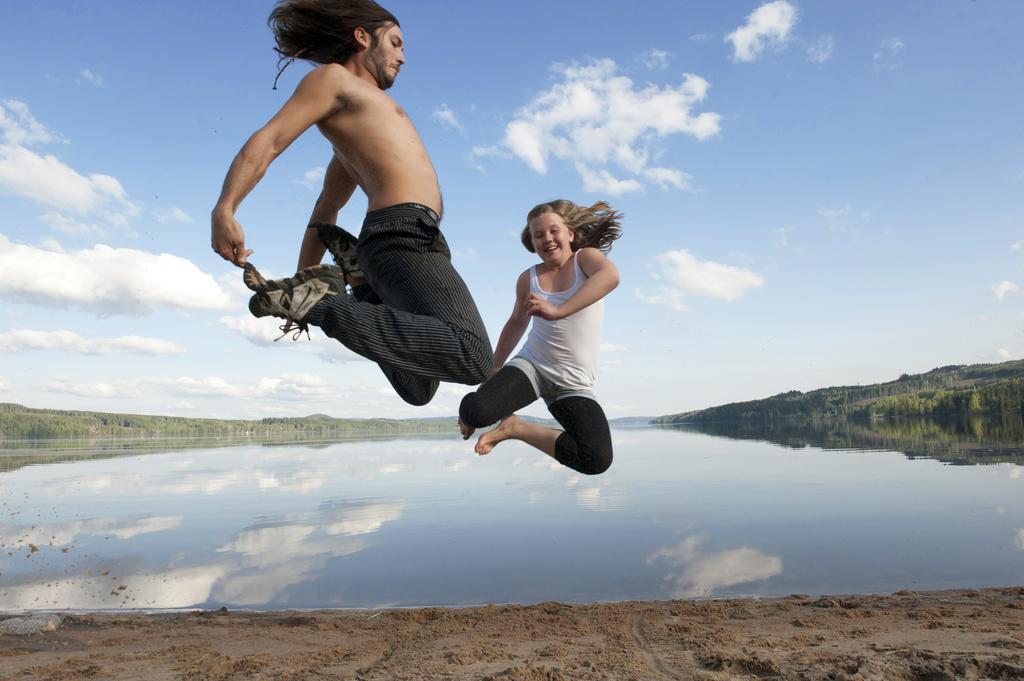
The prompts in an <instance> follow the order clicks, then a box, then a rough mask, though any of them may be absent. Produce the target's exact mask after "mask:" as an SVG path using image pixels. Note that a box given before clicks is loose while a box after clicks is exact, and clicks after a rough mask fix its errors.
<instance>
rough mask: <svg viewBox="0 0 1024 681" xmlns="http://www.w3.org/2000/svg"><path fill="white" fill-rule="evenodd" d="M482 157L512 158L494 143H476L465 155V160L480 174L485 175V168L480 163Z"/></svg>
mask: <svg viewBox="0 0 1024 681" xmlns="http://www.w3.org/2000/svg"><path fill="white" fill-rule="evenodd" d="M482 158H512V154H510V153H508V152H507V151H505V150H504V149H502V148H500V147H496V146H494V145H478V146H475V147H473V149H472V150H471V151H470V152H469V154H468V155H467V156H466V162H467V163H468V164H469V165H470V167H472V168H473V169H474V170H476V171H477V172H478V173H480V174H481V175H487V168H485V167H484V165H483V164H482V163H480V159H482Z"/></svg>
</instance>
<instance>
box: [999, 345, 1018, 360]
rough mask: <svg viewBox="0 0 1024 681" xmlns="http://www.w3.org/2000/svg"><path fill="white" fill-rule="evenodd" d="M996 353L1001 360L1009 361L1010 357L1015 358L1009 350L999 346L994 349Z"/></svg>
mask: <svg viewBox="0 0 1024 681" xmlns="http://www.w3.org/2000/svg"><path fill="white" fill-rule="evenodd" d="M996 354H997V355H998V356H999V359H1001V360H1003V361H1004V362H1005V361H1009V360H1011V359H1017V355H1016V354H1014V353H1012V352H1010V351H1009V350H1007V349H1006V348H999V349H998V350H996Z"/></svg>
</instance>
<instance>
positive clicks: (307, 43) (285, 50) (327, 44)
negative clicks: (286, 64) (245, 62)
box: [267, 0, 398, 64]
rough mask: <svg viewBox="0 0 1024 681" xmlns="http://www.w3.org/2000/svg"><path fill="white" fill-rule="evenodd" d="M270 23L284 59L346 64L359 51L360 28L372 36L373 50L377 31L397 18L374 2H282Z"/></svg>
mask: <svg viewBox="0 0 1024 681" xmlns="http://www.w3.org/2000/svg"><path fill="white" fill-rule="evenodd" d="M267 23H268V24H269V25H270V28H271V30H272V31H273V32H274V39H275V40H276V41H277V47H276V48H274V49H275V51H276V52H277V53H278V54H279V55H281V58H282V59H308V60H309V61H312V62H316V63H318V64H344V63H345V62H346V61H348V59H349V57H351V56H352V55H353V54H355V53H356V52H357V51H358V49H359V44H358V43H357V42H356V39H355V36H354V35H353V31H355V29H356V28H357V27H359V26H362V27H363V28H364V29H366V32H367V33H369V34H370V36H371V40H372V43H371V47H372V46H373V45H376V41H377V36H376V31H377V29H378V28H380V27H381V26H388V25H391V24H394V25H396V26H397V25H398V19H396V18H395V16H394V15H393V14H392V13H391V12H389V11H387V10H386V9H384V8H383V7H381V6H380V5H378V4H377V3H376V2H374V1H373V0H279V2H278V3H277V6H276V7H274V10H273V11H272V12H271V13H270V18H269V19H268V20H267Z"/></svg>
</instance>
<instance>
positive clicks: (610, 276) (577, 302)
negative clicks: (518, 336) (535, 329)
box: [527, 248, 619, 320]
mask: <svg viewBox="0 0 1024 681" xmlns="http://www.w3.org/2000/svg"><path fill="white" fill-rule="evenodd" d="M576 262H577V263H578V264H579V266H580V269H581V270H583V274H585V275H586V276H587V280H586V281H585V282H583V286H581V287H580V288H579V290H578V291H576V293H574V294H573V296H572V297H571V298H569V300H567V301H565V302H564V303H562V304H561V305H558V306H555V305H552V304H551V303H549V302H547V301H546V300H543V299H542V298H541V297H540V296H537V295H531V296H529V298H528V299H527V310H528V314H530V315H534V316H537V317H540V318H541V319H549V320H555V319H562V318H564V317H568V316H569V315H571V314H573V313H575V312H579V311H580V310H582V309H583V308H585V307H587V306H588V305H593V304H594V303H596V302H597V301H599V300H601V299H602V298H604V297H605V296H606V295H608V294H609V293H611V292H612V291H614V290H615V287H616V286H618V285H619V268H617V267H616V266H615V265H614V264H613V263H612V261H611V260H609V259H608V258H606V257H605V255H604V253H602V252H601V251H599V250H597V249H596V248H581V249H580V250H579V251H577V253H576Z"/></svg>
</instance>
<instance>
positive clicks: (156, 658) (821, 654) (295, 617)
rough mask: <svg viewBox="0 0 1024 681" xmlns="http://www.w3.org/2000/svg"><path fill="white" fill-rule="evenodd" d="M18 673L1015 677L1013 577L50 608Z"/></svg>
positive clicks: (1023, 599)
mask: <svg viewBox="0 0 1024 681" xmlns="http://www.w3.org/2000/svg"><path fill="white" fill-rule="evenodd" d="M0 678H2V679H4V681H7V680H8V679H12V680H15V679H16V680H23V679H26V680H27V679H40V680H42V679H45V680H53V681H57V680H63V679H118V680H121V679H153V680H161V679H182V680H190V681H199V680H215V679H216V680H220V679H276V680H284V679H295V680H300V679H367V680H371V679H480V680H483V679H495V680H497V679H508V680H518V681H526V680H533V679H537V680H540V679H549V680H550V679H833V680H834V679H907V680H915V681H917V680H920V681H941V680H944V679H1024V587H1013V588H999V589H985V590H956V591H942V592H928V593H924V592H907V591H903V592H898V593H896V594H893V595H888V596H870V595H866V596H823V597H815V598H812V597H807V596H803V595H793V596H789V597H786V598H780V599H765V600H751V599H732V600H712V601H663V602H624V603H609V604H593V605H567V604H563V603H555V602H550V603H541V604H538V605H532V606H486V607H479V608H455V609H453V608H423V609H402V610H375V611H351V610H349V611H316V612H273V613H250V612H229V611H226V610H218V611H196V612H192V613H174V614H143V613H103V614H92V615H81V614H76V615H63V616H62V623H61V625H60V627H59V628H58V629H57V630H55V631H51V632H47V633H35V634H31V635H26V636H17V635H10V634H8V635H0Z"/></svg>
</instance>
